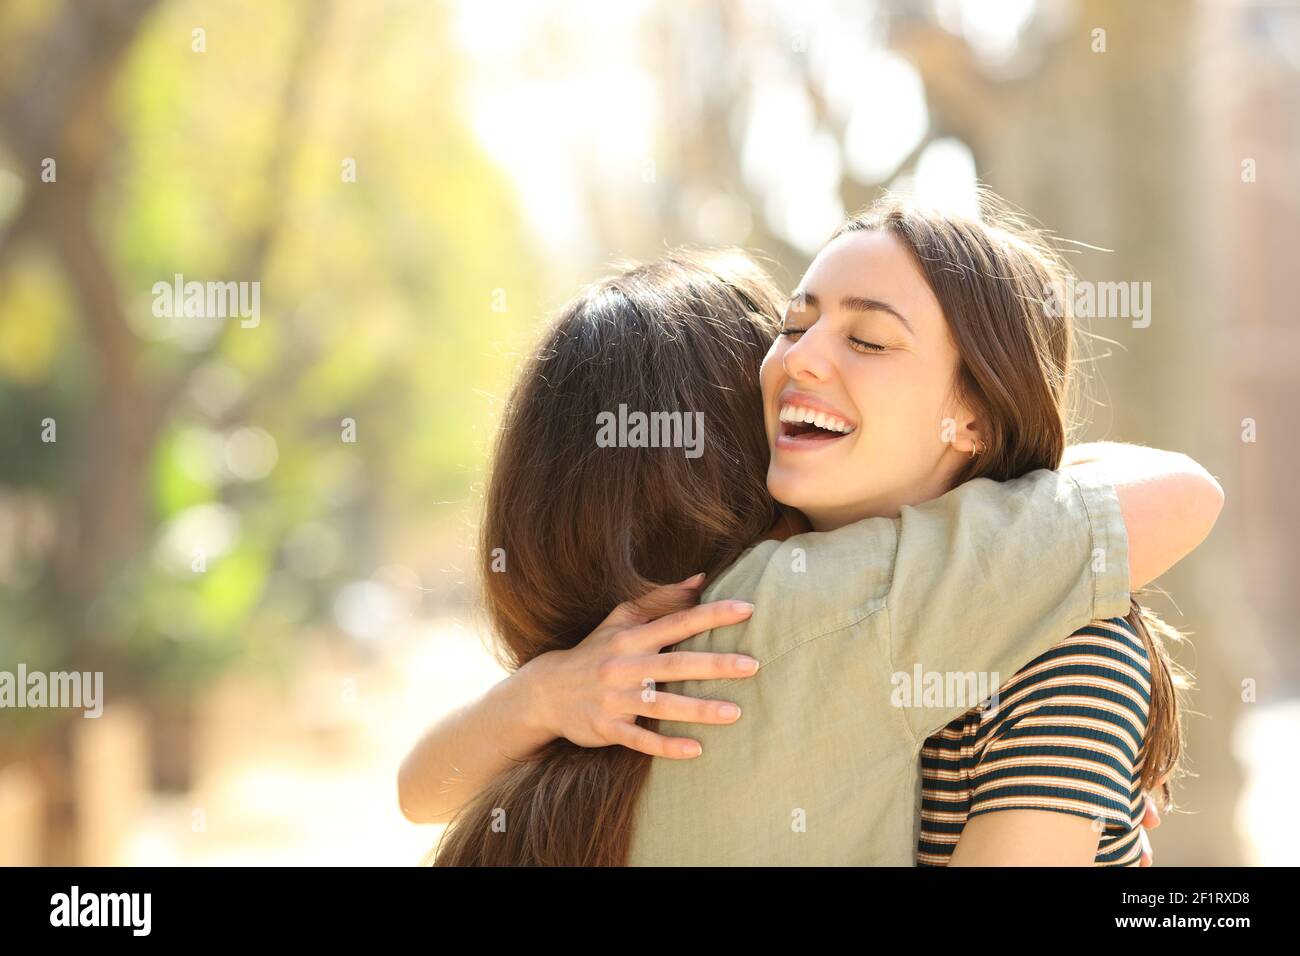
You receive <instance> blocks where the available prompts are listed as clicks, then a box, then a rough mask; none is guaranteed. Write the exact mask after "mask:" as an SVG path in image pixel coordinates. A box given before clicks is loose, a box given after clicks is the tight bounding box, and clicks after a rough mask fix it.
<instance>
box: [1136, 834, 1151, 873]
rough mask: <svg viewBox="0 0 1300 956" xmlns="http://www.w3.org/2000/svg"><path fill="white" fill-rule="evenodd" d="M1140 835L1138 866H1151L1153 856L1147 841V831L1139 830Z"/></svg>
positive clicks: (1149, 842)
mask: <svg viewBox="0 0 1300 956" xmlns="http://www.w3.org/2000/svg"><path fill="white" fill-rule="evenodd" d="M1138 832H1139V833H1140V834H1141V835H1140V836H1139V838H1138V839H1139V840H1141V842H1142V856H1141V857H1139V859H1138V866H1151V865H1152V864H1153V863H1154V861H1155V854H1154V853H1152V852H1151V841H1150V840H1149V839H1147V831H1146V830H1139V831H1138Z"/></svg>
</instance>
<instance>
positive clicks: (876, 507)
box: [804, 475, 952, 531]
mask: <svg viewBox="0 0 1300 956" xmlns="http://www.w3.org/2000/svg"><path fill="white" fill-rule="evenodd" d="M951 490H952V480H951V476H948V475H942V476H935V477H934V478H932V479H931V480H930V481H928V482H924V483H920V484H917V485H913V486H912V487H911V489H910V490H903V489H899V490H896V491H891V492H888V493H886V494H882V495H878V496H876V497H874V498H870V499H868V500H866V501H854V502H851V503H848V504H844V505H841V506H837V507H830V508H805V509H804V514H805V515H807V516H808V521H809V523H811V525H812V528H813V530H814V531H834V530H835V529H836V528H843V527H844V526H845V525H850V524H853V523H854V522H857V521H865V520H866V519H868V518H897V517H898V516H899V515H900V514H901V513H902V510H903V508H904V506H916V505H919V504H924V503H925V502H927V501H933V500H934V499H935V498H939V497H942V496H943V495H945V494H947V493H948V492H949V491H951Z"/></svg>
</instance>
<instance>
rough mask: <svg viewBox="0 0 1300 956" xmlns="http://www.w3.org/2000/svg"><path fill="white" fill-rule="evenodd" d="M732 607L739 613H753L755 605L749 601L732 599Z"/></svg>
mask: <svg viewBox="0 0 1300 956" xmlns="http://www.w3.org/2000/svg"><path fill="white" fill-rule="evenodd" d="M731 609H732V610H733V611H735V612H736V613H737V614H751V613H753V611H754V605H752V604H750V603H749V602H748V601H732V602H731Z"/></svg>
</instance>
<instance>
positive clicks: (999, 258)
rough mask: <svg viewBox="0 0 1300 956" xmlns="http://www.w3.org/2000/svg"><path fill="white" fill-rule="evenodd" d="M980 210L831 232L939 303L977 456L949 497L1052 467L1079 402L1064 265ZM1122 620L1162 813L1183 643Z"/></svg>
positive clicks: (1040, 244)
mask: <svg viewBox="0 0 1300 956" xmlns="http://www.w3.org/2000/svg"><path fill="white" fill-rule="evenodd" d="M980 204H981V210H980V217H979V219H978V220H976V219H963V218H960V217H954V216H950V215H945V214H942V213H939V212H936V211H933V210H927V209H925V208H923V207H920V206H917V205H915V204H913V203H910V202H908V201H907V200H906V199H902V198H899V197H895V196H886V197H884V198H882V199H881V200H880V201H879V202H877V203H876V204H875V205H873V206H872V207H870V208H869V209H867V210H865V211H863V212H861V213H859V214H858V215H856V216H854V217H853V218H851V219H850V220H849V221H848V222H846V223H845V224H844V225H843V226H841V227H840V229H839V230H838V231H837V232H836V233H835V237H838V236H841V235H844V234H846V233H850V232H860V231H872V232H888V233H890V234H891V235H893V236H894V237H895V238H897V239H898V240H899V241H900V242H902V243H903V245H904V246H906V247H907V249H908V250H909V251H910V252H911V253H912V256H913V257H914V258H915V260H916V262H917V264H918V265H919V266H920V268H921V272H922V273H923V275H924V276H925V280H926V283H927V284H928V285H929V286H930V288H931V290H933V292H934V295H935V298H936V299H938V300H939V304H940V306H941V307H942V309H943V314H944V318H945V319H946V320H947V322H948V328H949V330H950V332H951V334H952V339H953V342H954V343H955V345H956V347H957V352H958V355H959V358H960V360H959V363H958V373H957V381H956V389H957V393H958V395H959V396H960V397H961V398H962V399H963V400H964V401H965V403H966V404H967V406H968V407H970V408H972V409H974V410H975V415H976V418H977V419H978V421H979V425H980V429H981V430H980V438H981V442H982V447H981V449H980V453H979V454H978V455H976V456H974V457H972V458H971V459H970V460H969V461H968V462H967V463H966V464H965V466H964V467H963V469H962V471H961V473H960V474H959V475H958V476H957V478H956V480H955V481H954V486H955V485H959V484H961V483H962V482H966V481H969V480H970V479H972V478H991V479H993V480H994V481H1006V480H1008V479H1011V478H1016V477H1018V476H1020V475H1025V474H1028V473H1029V472H1031V471H1036V470H1038V469H1040V468H1051V469H1054V468H1059V467H1060V465H1061V459H1062V456H1063V454H1064V452H1065V446H1066V444H1067V442H1068V440H1069V433H1070V431H1071V426H1072V424H1073V423H1074V422H1075V416H1074V414H1073V412H1074V409H1075V406H1076V403H1077V401H1078V397H1079V394H1080V393H1079V390H1078V385H1077V379H1076V377H1075V376H1072V375H1071V371H1072V369H1073V367H1074V365H1075V356H1074V347H1075V342H1076V338H1077V330H1076V329H1075V327H1074V315H1073V310H1072V307H1071V306H1072V303H1071V302H1070V301H1069V296H1068V295H1067V294H1066V289H1067V288H1068V284H1067V280H1068V277H1069V275H1070V270H1069V267H1068V265H1067V264H1066V262H1065V260H1064V259H1063V257H1062V256H1061V254H1060V253H1059V252H1058V251H1057V250H1056V249H1055V248H1053V246H1052V244H1051V242H1050V241H1049V240H1048V238H1047V237H1046V235H1045V234H1044V233H1043V232H1042V231H1041V230H1039V229H1037V228H1035V227H1033V226H1032V225H1030V224H1029V223H1028V222H1026V221H1025V219H1024V218H1023V217H1021V216H1019V215H1018V214H1016V213H1015V212H1014V211H1013V210H1012V209H1011V208H1010V207H1009V206H1008V205H1007V204H1006V203H1005V202H1003V201H1002V200H1000V199H999V198H998V197H997V196H995V195H993V194H992V193H991V192H988V191H984V192H982V193H981V195H980ZM835 237H833V238H835ZM1125 620H1127V621H1128V623H1129V625H1130V626H1131V627H1132V628H1133V630H1134V632H1135V633H1136V634H1137V635H1138V637H1139V638H1140V639H1141V641H1142V644H1143V646H1144V647H1145V648H1146V651H1147V655H1148V657H1149V658H1150V672H1151V700H1150V704H1149V708H1148V712H1147V730H1146V737H1145V738H1144V743H1143V756H1142V758H1141V759H1142V769H1141V782H1142V788H1143V789H1144V790H1148V791H1155V792H1158V793H1159V795H1160V802H1161V803H1162V805H1163V807H1164V808H1168V807H1169V806H1171V805H1172V795H1171V791H1170V782H1171V781H1172V779H1173V777H1174V775H1175V774H1176V773H1177V771H1178V769H1179V761H1180V758H1181V756H1182V750H1183V734H1182V721H1181V717H1180V713H1179V710H1180V707H1179V704H1180V702H1179V692H1180V690H1181V689H1182V688H1185V687H1187V686H1189V685H1190V680H1189V677H1188V675H1187V674H1186V673H1185V672H1183V671H1182V670H1181V669H1180V668H1178V667H1177V665H1175V664H1174V662H1173V660H1172V659H1171V657H1170V655H1169V650H1168V646H1167V645H1168V644H1169V643H1176V642H1180V641H1182V640H1184V637H1183V635H1182V634H1181V633H1179V632H1178V631H1177V630H1176V629H1175V628H1174V627H1172V626H1171V625H1169V624H1168V623H1167V622H1165V621H1164V620H1162V619H1161V618H1160V617H1159V616H1158V615H1156V614H1155V613H1154V612H1153V611H1150V610H1148V609H1146V608H1144V607H1142V605H1141V604H1139V603H1138V601H1137V599H1136V598H1131V599H1130V603H1129V612H1128V614H1127V615H1126V616H1125Z"/></svg>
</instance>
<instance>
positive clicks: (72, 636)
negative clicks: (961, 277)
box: [0, 0, 1300, 865]
mask: <svg viewBox="0 0 1300 956" xmlns="http://www.w3.org/2000/svg"><path fill="white" fill-rule="evenodd" d="M976 178H978V179H979V180H980V181H982V182H984V183H986V184H987V185H988V186H989V187H991V188H992V189H994V190H995V191H997V192H999V193H1001V194H1002V195H1004V196H1005V197H1007V198H1008V199H1009V200H1011V201H1012V202H1013V203H1015V204H1016V205H1018V206H1020V207H1021V208H1023V209H1024V210H1026V211H1027V212H1028V213H1030V214H1031V215H1032V216H1033V217H1035V218H1036V219H1037V220H1038V221H1040V222H1041V223H1043V224H1044V225H1045V226H1047V227H1048V228H1050V229H1051V230H1053V231H1054V232H1056V233H1057V234H1058V235H1060V236H1062V237H1067V238H1069V239H1072V240H1076V241H1078V242H1080V243H1084V244H1087V245H1088V246H1090V247H1096V248H1090V249H1085V248H1082V247H1080V248H1079V251H1078V252H1077V253H1076V254H1075V255H1074V256H1073V260H1072V261H1073V263H1074V265H1075V268H1076V270H1077V271H1078V272H1079V274H1080V276H1081V277H1082V278H1085V279H1091V280H1094V281H1123V282H1134V281H1135V282H1149V283H1151V313H1150V318H1151V321H1150V324H1149V325H1148V326H1146V327H1135V326H1134V325H1133V323H1131V322H1130V321H1128V320H1124V319H1118V320H1117V319H1103V320H1097V321H1095V322H1094V323H1093V326H1092V332H1093V333H1094V335H1095V336H1096V338H1094V339H1093V340H1092V345H1091V346H1090V347H1089V351H1090V352H1092V353H1093V354H1094V355H1095V358H1096V361H1095V363H1094V364H1091V365H1089V366H1088V367H1087V369H1085V371H1086V372H1087V374H1088V375H1089V377H1090V378H1091V382H1092V389H1091V390H1092V393H1093V397H1094V399H1095V401H1094V404H1092V405H1091V406H1090V407H1089V410H1088V415H1089V422H1088V424H1087V428H1086V429H1085V431H1084V432H1083V434H1082V436H1081V437H1085V438H1089V439H1101V438H1108V439H1116V440H1125V441H1135V442H1142V443H1147V444H1153V445H1159V446H1162V447H1167V448H1175V449H1179V450H1182V451H1186V452H1187V453H1189V454H1190V455H1192V456H1193V457H1194V458H1196V459H1198V460H1199V461H1201V462H1202V463H1204V464H1205V465H1206V466H1207V467H1208V468H1209V469H1210V470H1211V471H1212V472H1213V473H1214V474H1215V475H1216V476H1218V477H1219V479H1220V481H1221V482H1222V484H1223V486H1224V489H1225V491H1226V494H1227V506H1226V509H1225V511H1224V514H1223V516H1222V518H1221V519H1220V521H1219V524H1218V527H1217V528H1216V530H1215V532H1214V534H1213V535H1212V537H1211V538H1210V540H1209V541H1208V542H1207V543H1206V544H1205V546H1204V547H1202V548H1201V550H1200V551H1199V552H1197V553H1196V554H1195V555H1194V556H1193V557H1192V558H1191V559H1189V560H1187V561H1185V562H1184V563H1183V565H1182V566H1181V567H1180V568H1178V569H1177V570H1176V572H1175V573H1171V574H1169V575H1168V576H1167V577H1166V578H1165V579H1162V581H1161V582H1160V583H1161V584H1162V585H1163V587H1164V588H1165V589H1166V590H1167V592H1168V593H1167V595H1166V596H1153V597H1151V599H1150V600H1149V602H1148V603H1149V604H1150V605H1151V606H1153V607H1154V608H1156V609H1157V610H1159V611H1160V612H1161V613H1163V614H1164V615H1165V616H1166V617H1167V618H1168V619H1170V620H1171V621H1172V622H1173V623H1175V624H1176V625H1178V626H1180V627H1181V628H1183V629H1185V630H1187V631H1190V632H1192V644H1191V645H1190V646H1189V647H1188V648H1186V649H1185V651H1184V653H1182V654H1181V657H1180V660H1181V662H1182V663H1183V664H1184V665H1185V666H1187V667H1189V668H1190V669H1192V670H1193V671H1194V672H1195V674H1196V678H1197V682H1198V690H1197V691H1196V693H1195V694H1194V696H1193V697H1192V700H1191V705H1190V709H1191V710H1192V711H1193V713H1192V714H1191V715H1189V717H1188V730H1189V747H1190V758H1191V760H1190V762H1191V766H1192V770H1193V771H1194V773H1195V776H1194V777H1192V778H1190V779H1188V780H1187V781H1186V782H1185V784H1184V786H1183V787H1182V788H1181V789H1180V791H1179V794H1178V799H1179V803H1180V806H1181V807H1182V812H1180V813H1176V814H1171V815H1169V816H1167V817H1166V820H1165V823H1164V825H1163V826H1162V827H1161V829H1160V831H1159V833H1158V834H1157V835H1156V837H1155V840H1154V842H1155V846H1156V855H1157V862H1158V863H1159V864H1163V865H1175V864H1191V863H1202V864H1247V863H1275V864H1276V863H1284V864H1294V863H1296V862H1298V861H1300V852H1298V850H1300V847H1298V846H1297V844H1298V843H1300V837H1297V836H1295V835H1294V833H1295V829H1294V828H1293V827H1290V826H1287V825H1286V822H1287V821H1285V820H1284V819H1283V813H1284V806H1285V803H1284V794H1285V793H1286V792H1294V788H1295V787H1296V786H1297V785H1300V779H1297V771H1296V769H1295V768H1294V767H1291V766H1290V765H1289V764H1287V763H1286V760H1287V759H1289V758H1287V757H1286V754H1287V753H1291V752H1293V751H1294V748H1295V740H1296V735H1297V732H1298V731H1300V655H1297V653H1296V642H1297V640H1298V639H1297V637H1296V628H1295V623H1294V622H1295V621H1296V620H1297V618H1298V617H1300V587H1297V586H1296V585H1297V574H1296V568H1297V557H1298V555H1297V551H1300V535H1297V531H1298V530H1300V503H1298V499H1297V496H1296V495H1295V493H1294V484H1293V483H1294V482H1295V480H1296V472H1295V469H1296V468H1297V466H1300V453H1298V452H1297V445H1296V443H1295V441H1294V440H1293V436H1292V435H1291V434H1290V433H1289V432H1288V431H1287V429H1288V428H1289V427H1291V426H1292V425H1293V423H1294V409H1295V408H1296V407H1298V406H1300V380H1298V376H1297V371H1296V369H1297V361H1298V360H1300V324H1297V318H1298V315H1297V312H1298V310H1297V306H1296V297H1295V294H1294V292H1293V290H1292V289H1291V282H1292V281H1293V279H1294V276H1295V269H1296V262H1297V258H1296V257H1297V250H1298V249H1300V2H1294V0H1270V2H1248V0H1202V2H1191V0H1186V2H1181V0H1153V2H1143V3H1137V2H1124V0H856V2H850V3H836V2H824V3H822V2H811V0H744V2H742V0H735V2H723V0H682V2H667V0H664V2H619V3H607V2H597V0H592V2H547V3H513V2H502V0H463V2H458V3H452V2H444V3H429V2H417V0H388V2H362V0H320V2H307V0H292V2H290V0H286V2H281V3H274V4H266V3H259V2H256V0H226V2H223V3H220V4H210V3H200V2H195V0H97V2H92V0H86V2H57V0H8V2H4V3H0V671H9V672H14V671H16V669H17V668H18V666H19V665H20V664H22V665H23V666H25V667H26V669H27V671H28V672H33V671H45V672H50V671H71V670H77V671H102V672H103V673H104V698H105V704H104V711H103V715H102V716H101V717H100V718H98V719H83V718H82V716H81V713H80V712H79V711H73V710H66V709H64V710H59V709H50V708H45V709H12V708H11V709H5V710H0V863H6V864H54V863H76V864H104V863H127V864H133V863H160V864H173V863H174V864H190V863H201V864H224V863H251V864H259V863H379V864H399V865H405V864H413V863H415V862H417V861H418V860H419V859H420V858H421V857H422V856H423V854H424V853H425V852H426V851H427V850H428V849H429V847H430V846H431V845H432V844H433V842H434V841H435V839H436V837H437V828H429V827H417V826H414V825H411V824H408V823H407V822H406V821H405V820H403V818H402V817H401V814H400V813H399V811H398V807H397V799H396V783H395V780H396V770H397V766H398V764H399V762H400V760H401V758H402V756H403V755H404V753H405V751H406V749H407V748H408V747H409V746H410V745H411V744H412V743H413V742H414V740H415V739H416V737H417V736H418V735H419V733H420V731H421V730H422V728H423V727H425V726H426V725H427V724H428V723H429V722H431V721H432V720H434V719H435V718H436V717H437V716H438V715H439V714H440V713H442V712H443V711H445V710H447V709H448V708H450V707H451V706H453V705H455V704H457V703H459V702H461V701H464V700H467V699H469V698H470V697H472V696H474V695H476V694H477V693H479V692H480V691H481V690H482V689H484V688H485V687H487V686H488V685H490V684H491V683H492V682H493V681H495V680H497V679H499V678H500V676H501V673H502V672H501V671H500V670H499V668H498V667H497V665H496V664H495V663H494V662H493V659H492V657H491V655H490V654H489V652H488V649H487V648H488V645H487V640H488V637H487V635H486V634H484V633H483V630H482V627H481V620H480V618H479V616H478V615H477V613H476V611H475V582H474V580H473V575H472V573H471V570H470V569H472V568H473V566H474V559H473V550H472V546H473V539H474V527H475V523H476V520H477V514H478V495H479V494H480V492H481V481H482V475H483V466H484V462H485V458H486V454H487V451H488V448H489V443H490V440H491V437H492V434H493V430H494V426H495V414H496V411H497V409H498V408H499V405H500V400H501V397H502V396H503V395H504V394H505V391H506V389H507V388H508V385H509V382H510V379H511V375H512V373H513V372H514V370H515V369H516V368H517V366H518V363H519V361H520V359H521V357H522V356H523V355H524V354H525V353H526V352H527V350H528V348H529V345H530V343H531V342H532V341H533V339H534V337H535V335H536V333H537V329H538V327H539V324H540V323H541V322H543V321H544V320H545V319H546V317H547V316H548V315H549V314H550V313H552V312H553V311H554V310H555V309H556V307H557V306H559V305H560V304H561V303H562V302H563V301H564V300H565V299H566V298H567V297H568V296H570V295H571V294H572V293H573V292H574V291H575V290H576V288H577V287H578V286H579V285H580V284H581V283H583V282H586V281H589V280H591V279H592V278H594V277H596V276H598V275H600V274H602V273H604V272H605V271H607V268H608V265H609V263H610V262H611V260H613V259H614V258H616V257H634V258H648V257H653V256H655V255H656V254H658V253H659V252H661V251H663V250H664V249H665V248H667V247H669V246H673V245H679V244H687V245H693V246H717V245H741V246H744V247H746V248H748V249H750V250H752V251H753V252H755V253H756V254H758V255H761V256H762V257H764V261H765V262H766V263H767V264H768V265H769V266H770V267H771V269H772V271H773V272H774V274H775V275H776V276H777V278H778V280H779V281H780V282H781V283H783V284H787V285H789V286H790V287H793V285H794V283H795V282H796V281H797V280H798V277H799V275H800V273H801V272H802V270H803V268H804V267H805V266H806V265H807V263H808V261H809V260H810V258H811V256H812V255H813V254H814V253H815V252H816V250H817V249H818V248H819V246H820V245H821V244H822V243H823V242H824V241H825V240H826V239H827V238H828V237H829V235H830V233H831V232H832V231H833V230H834V229H835V227H836V226H837V225H838V223H839V222H840V220H841V219H842V218H843V217H844V216H845V214H846V213H847V212H849V211H852V210H853V209H855V208H856V207H858V206H860V205H863V204H865V203H867V202H869V201H870V200H871V199H872V198H873V197H874V196H875V195H876V194H877V192H878V190H879V189H880V188H881V187H884V186H893V187H896V188H907V189H911V190H914V191H915V192H917V193H918V194H921V195H922V196H924V197H925V198H928V199H931V200H936V201H943V202H951V203H954V204H957V205H961V204H965V203H969V201H970V197H971V196H972V195H973V193H972V189H973V184H974V182H975V181H976ZM177 274H180V275H183V276H184V277H185V280H186V281H191V280H198V281H209V280H213V281H235V282H257V283H260V318H259V321H258V322H257V323H256V324H255V325H250V324H249V323H247V322H242V321H240V319H239V318H238V317H236V318H233V319H197V318H193V317H191V318H183V317H181V318H168V317H166V316H163V317H161V318H160V317H159V316H158V315H157V314H156V312H157V311H158V310H156V309H155V308H154V307H153V306H154V302H155V296H154V292H153V291H152V290H153V286H154V284H155V283H157V282H165V283H168V284H170V283H171V282H172V281H173V277H174V276H176V275H177ZM349 423H350V425H349ZM349 427H350V428H351V432H350V433H349Z"/></svg>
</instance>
